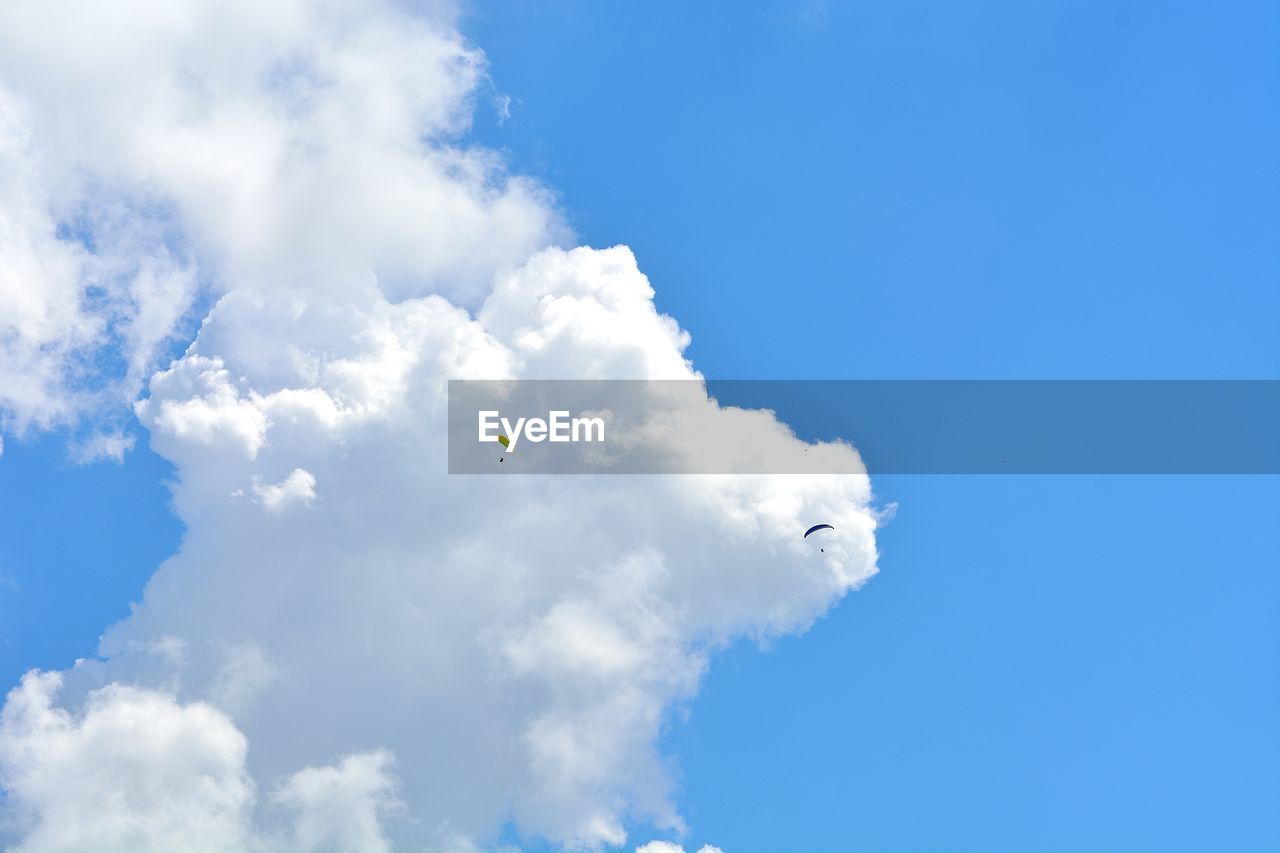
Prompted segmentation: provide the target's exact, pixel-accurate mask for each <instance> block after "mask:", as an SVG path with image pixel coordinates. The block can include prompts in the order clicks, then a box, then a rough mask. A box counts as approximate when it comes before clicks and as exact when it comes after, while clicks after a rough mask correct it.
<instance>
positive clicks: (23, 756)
mask: <svg viewBox="0 0 1280 853" xmlns="http://www.w3.org/2000/svg"><path fill="white" fill-rule="evenodd" d="M62 684H63V676H62V675H60V674H57V673H40V672H31V673H28V674H27V675H26V676H25V677H24V678H23V680H22V683H21V684H20V685H19V686H18V687H16V688H15V689H14V690H13V691H12V693H10V695H9V697H8V700H7V702H6V703H5V707H4V711H3V714H2V715H0V784H3V786H4V790H5V795H6V801H7V802H6V805H7V812H8V816H9V818H10V820H12V821H14V822H15V823H17V825H18V826H19V827H20V828H21V829H22V831H23V838H22V841H21V842H20V843H18V844H17V845H16V846H14V847H10V848H8V849H9V850H12V851H14V853H117V851H118V853H172V851H178V850H181V851H183V853H242V851H255V853H256V851H262V853H266V851H279V850H299V851H319V850H359V851H362V853H363V851H370V853H377V851H383V850H388V849H390V848H389V847H388V842H387V840H386V838H385V837H384V836H383V834H382V829H381V824H380V817H381V816H382V815H383V814H385V813H388V812H392V811H394V810H395V809H396V807H397V801H396V799H395V793H394V782H393V780H392V779H391V777H390V775H389V766H390V764H391V757H390V756H389V755H388V754H386V753H385V752H380V751H374V752H367V753H355V754H351V755H346V756H344V757H342V758H341V759H340V760H339V762H338V763H337V764H332V765H324V766H317V767H307V768H304V769H302V770H300V771H298V772H297V773H294V774H293V775H292V776H290V777H288V778H287V779H286V780H285V781H284V782H283V784H281V785H280V787H279V788H278V789H276V790H275V791H274V792H272V794H271V795H270V796H269V797H268V798H267V799H268V803H266V804H265V808H266V810H267V811H268V812H271V813H270V814H268V815H267V817H268V818H273V819H274V820H270V821H269V822H271V823H272V824H273V825H272V826H271V827H270V828H263V827H260V826H258V825H255V823H254V820H253V818H254V814H255V806H257V805H258V803H257V799H258V798H257V787H256V786H255V784H254V782H253V780H252V779H251V778H250V776H249V773H248V770H247V766H246V765H247V761H246V759H247V754H248V743H247V741H246V740H245V737H244V735H243V734H241V733H240V731H239V730H238V729H237V728H236V726H235V724H234V723H233V722H232V721H231V719H230V718H229V717H228V716H227V715H226V714H224V713H223V712H222V711H220V710H218V709H217V708H214V707H212V706H210V705H208V704H206V703H203V702H191V703H187V704H182V703H180V702H179V701H177V700H176V699H175V698H174V697H173V696H172V695H170V694H168V693H166V692H162V691H155V690H146V689H140V688H136V687H127V686H123V685H118V684H113V685H108V686H106V687H102V688H99V689H97V690H94V691H92V692H90V693H89V695H88V698H87V700H86V701H85V703H84V709H83V710H82V711H81V712H80V713H78V714H71V713H68V712H67V711H66V710H63V709H61V708H58V707H56V706H55V704H54V701H55V699H56V697H57V694H58V692H59V690H60V689H61V687H62Z"/></svg>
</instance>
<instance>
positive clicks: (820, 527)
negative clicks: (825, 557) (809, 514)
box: [801, 524, 835, 554]
mask: <svg viewBox="0 0 1280 853" xmlns="http://www.w3.org/2000/svg"><path fill="white" fill-rule="evenodd" d="M815 530H835V528H834V527H832V526H831V525H830V524H815V525H814V526H813V527H810V528H809V529H808V530H806V531H805V532H804V536H802V537H801V538H802V539H808V538H809V534H810V533H813V532H814V531H815ZM818 550H819V551H821V552H823V553H824V554H825V553H826V551H827V549H826V548H819V549H818Z"/></svg>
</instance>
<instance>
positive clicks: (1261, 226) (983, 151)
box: [0, 0, 1280, 851]
mask: <svg viewBox="0 0 1280 853" xmlns="http://www.w3.org/2000/svg"><path fill="white" fill-rule="evenodd" d="M461 28H462V31H463V32H464V33H465V34H466V35H467V36H468V37H469V38H470V39H471V40H473V41H474V42H475V43H476V44H477V45H479V46H480V47H482V48H483V49H484V50H485V52H486V54H487V56H488V58H489V62H490V73H491V75H492V77H493V80H494V85H495V87H496V90H497V91H499V92H501V93H504V94H507V95H509V96H510V97H511V98H512V104H511V114H510V117H509V118H507V119H506V120H504V121H499V120H498V118H497V115H496V112H495V111H494V110H492V109H487V108H485V107H484V105H483V104H482V106H481V109H480V114H479V117H478V119H477V125H476V128H475V131H474V133H475V137H476V138H477V139H479V140H480V141H482V142H483V143H485V144H487V145H491V146H494V147H497V148H499V149H501V150H502V151H503V152H504V153H505V155H506V156H507V157H508V158H509V160H510V162H511V164H512V166H513V168H514V169H515V170H516V171H519V172H524V173H527V174H532V175H534V176H536V177H538V178H540V179H542V180H544V181H545V182H546V183H547V184H549V185H550V186H552V187H553V188H555V190H556V191H557V192H558V193H559V194H560V201H561V204H562V206H563V208H564V209H565V210H566V211H567V213H568V217H569V220H570V222H571V224H572V226H573V227H574V228H575V229H576V231H577V233H578V235H579V236H580V238H581V242H584V243H586V244H589V245H593V246H597V247H604V246H609V245H613V244H615V243H625V244H627V245H629V246H631V247H632V249H633V250H634V252H635V253H636V256H637V258H638V259H639V262H640V266H641V269H642V270H643V271H644V272H645V273H646V274H647V275H648V276H649V278H650V280H651V281H652V282H653V284H654V286H655V288H656V291H657V296H656V301H657V305H658V307H659V308H660V309H661V310H663V311H665V312H668V313H670V314H672V315H674V316H675V317H676V318H677V319H678V320H679V321H680V323H681V324H682V326H683V327H684V328H686V329H687V330H689V331H690V332H691V333H692V336H693V343H692V345H691V347H690V349H689V351H688V354H689V355H690V357H691V358H692V359H693V361H694V363H695V365H696V366H697V367H698V368H699V369H700V370H701V371H702V372H703V373H704V374H705V375H707V376H711V377H719V378H730V377H743V378H827V377H830V378H1280V334H1277V328H1278V323H1277V318H1280V287H1278V286H1277V282H1278V281H1280V242H1277V241H1276V240H1275V236H1274V227H1275V223H1276V222H1277V221H1280V165H1278V164H1277V160H1276V157H1275V152H1276V151H1277V150H1280V97H1278V96H1280V59H1278V58H1277V53H1276V50H1275V46H1276V44H1277V43H1278V39H1280V9H1277V7H1276V6H1274V5H1271V4H1262V3H1253V4H1251V3H1232V4H1207V3H1206V4H1196V5H1192V6H1184V7H1173V6H1169V5H1168V4H1156V3H1121V4H1079V3H1041V4H1019V3H986V4H977V5H976V6H974V5H970V6H969V7H968V8H964V7H963V6H962V4H949V3H903V4H837V3H830V4H823V3H812V4H808V5H805V4H791V3H781V2H770V3H764V4H758V5H754V6H751V7H743V6H738V5H733V6H730V5H728V4H678V3H662V4H656V5H646V6H644V7H641V6H639V5H634V6H624V5H622V4H590V3H586V2H553V3H549V4H537V5H534V4H528V3H523V2H515V0H511V2H494V3H484V4H480V5H478V6H477V7H475V8H472V9H471V10H470V11H468V13H467V14H466V15H465V16H464V19H463V22H462V25H461ZM848 438H850V439H852V440H853V441H854V442H855V443H856V441H857V436H848ZM144 445H145V441H140V442H139V446H138V447H137V448H136V449H135V450H134V451H133V452H132V453H130V454H129V455H128V456H127V457H126V459H125V461H124V463H123V464H121V465H114V464H111V463H98V464H94V465H90V466H88V467H76V466H74V465H72V464H70V463H69V462H67V461H66V457H65V450H64V444H63V443H62V440H61V438H60V437H59V436H56V435H55V436H45V437H33V438H31V439H29V440H27V441H18V440H14V439H12V438H10V439H9V440H8V441H7V442H6V444H5V449H4V455H3V457H0V575H3V576H5V577H7V578H9V579H11V580H12V582H13V583H12V584H7V586H9V587H12V588H8V589H6V588H5V587H4V586H0V608H2V609H0V674H3V676H4V679H5V681H6V683H7V684H11V683H14V682H15V681H16V679H17V678H18V676H19V675H20V674H21V673H22V672H23V671H25V670H26V669H28V668H30V667H34V666H39V667H66V666H68V665H69V664H70V663H71V661H72V660H73V659H74V658H76V657H79V656H85V655H88V654H91V653H92V651H93V648H94V645H95V643H96V638H97V637H98V635H99V634H100V633H101V632H102V630H103V628H104V627H105V626H106V625H108V624H110V623H112V622H114V621H116V620H118V619H120V618H122V617H123V616H125V615H126V614H127V611H128V602H129V601H130V600H133V599H136V598H137V597H138V595H139V594H140V590H141V587H142V584H143V583H144V582H145V580H146V578H147V577H148V576H149V575H150V574H151V572H152V571H153V570H154V568H155V567H156V566H157V565H158V563H159V562H160V561H161V560H162V559H163V558H164V557H165V556H166V555H168V554H170V553H172V552H173V550H174V549H175V547H176V545H177V542H178V537H179V535H180V531H181V528H180V525H179V523H178V522H177V520H176V519H175V518H174V517H173V515H172V513H171V511H170V508H169V505H168V501H169V497H168V492H167V490H166V489H165V487H164V485H163V481H164V480H165V479H166V478H167V477H169V476H171V473H170V472H171V469H170V468H169V466H168V463H166V462H165V461H164V460H162V459H160V458H159V457H157V456H155V455H154V454H152V453H151V452H150V451H149V450H148V449H146V447H145V446H144ZM874 486H875V488H876V490H877V492H878V494H879V495H880V497H881V499H882V500H883V501H886V502H890V501H892V502H897V503H898V505H899V509H898V513H897V516H896V518H895V519H894V520H893V521H892V523H891V524H890V525H889V526H888V527H886V528H885V529H884V530H883V531H882V533H881V534H880V535H879V544H880V549H881V560H880V568H881V571H880V574H879V575H878V576H876V577H875V578H874V579H873V580H872V581H871V582H870V583H869V584H868V585H867V586H866V587H865V588H864V589H862V590H861V591H858V592H856V593H853V594H851V595H849V596H848V597H847V598H846V599H845V600H844V601H843V602H842V603H841V604H840V605H839V606H838V607H837V608H836V609H835V610H834V611H833V612H832V613H831V614H830V615H829V616H828V617H827V618H826V619H824V620H823V621H821V622H820V623H819V624H818V625H817V626H816V627H815V628H813V629H812V630H811V631H809V632H808V633H807V634H805V635H804V636H803V637H799V638H784V639H781V640H778V641H776V642H775V643H774V644H772V646H771V647H770V648H768V649H767V650H765V651H763V652H761V651H760V650H759V649H757V648H756V647H755V646H753V645H751V644H747V643H745V642H744V643H740V644H738V645H735V646H734V647H733V648H731V649H730V650H728V651H727V652H725V653H724V654H722V655H721V656H720V657H719V658H717V660H716V661H715V663H714V665H713V666H712V668H711V670H710V673H709V675H708V676H707V678H706V681H705V684H704V686H703V688H702V690H701V691H700V693H699V694H698V696H697V698H696V699H695V700H694V701H693V702H692V703H690V704H689V705H688V706H687V708H685V709H684V711H685V713H686V714H687V717H679V716H678V717H677V718H676V719H674V720H672V721H671V722H670V723H669V724H668V726H667V728H666V732H665V735H664V739H663V750H664V752H665V753H666V754H667V755H669V756H670V757H671V760H672V762H673V763H674V765H675V766H676V767H677V768H678V771H677V778H678V783H679V789H678V793H677V801H678V804H679V806H680V808H681V811H682V813H683V814H684V816H685V818H686V820H687V821H688V823H689V825H690V827H691V834H690V840H693V841H695V842H696V843H697V844H700V843H703V842H704V841H705V842H711V843H714V844H716V845H718V846H720V847H722V848H723V849H724V850H726V851H751V850H761V851H767V850H784V849H798V850H846V849H871V850H922V849H947V850H1010V851H1012V850H1031V849H1035V850H1063V851H1068V850H1082V849H1089V850H1117V851H1120V850H1141V849H1146V850H1218V849H1230V850H1241V851H1243V850H1264V849H1275V848H1276V847H1277V846H1278V845H1280V813H1278V812H1277V810H1276V809H1275V808H1274V800H1275V794H1276V792H1277V791H1280V729H1277V726H1276V721H1277V720H1278V719H1280V526H1278V525H1276V523H1275V520H1276V519H1277V518H1280V479H1277V478H1276V477H1263V476H1255V477H1182V476H1163V477H1084V476H1077V477H882V478H879V479H877V480H876V481H875V483H874ZM54 508H57V510H58V512H57V513H56V514H55V513H53V509H54ZM71 591H73V592H71ZM641 835H643V833H640V834H639V835H637V836H636V837H640V836H641Z"/></svg>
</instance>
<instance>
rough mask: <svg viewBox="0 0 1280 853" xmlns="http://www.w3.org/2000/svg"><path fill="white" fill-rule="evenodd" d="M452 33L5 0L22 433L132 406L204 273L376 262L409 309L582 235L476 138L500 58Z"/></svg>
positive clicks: (4, 162)
mask: <svg viewBox="0 0 1280 853" xmlns="http://www.w3.org/2000/svg"><path fill="white" fill-rule="evenodd" d="M451 20H452V13H451V12H450V11H449V10H447V9H446V10H437V15H436V17H435V19H434V20H432V19H427V18H420V17H415V16H412V15H410V14H409V13H408V12H406V10H405V9H404V8H403V7H402V6H401V5H400V4H398V3H395V2H391V0H382V1H381V2H373V3H346V2H306V0H283V2H276V3H271V4H270V7H269V8H267V7H264V6H263V5H262V4H260V3H252V2H248V0H237V2H233V3H229V4H228V3H214V2H188V3H181V4H172V3H161V2H156V0H132V2H127V3H123V4H112V5H110V6H106V5H100V4H90V5H87V6H86V5H85V4H82V3H73V2H70V1H69V0H55V2H45V0H18V2H11V3H5V4H3V6H0V81H2V82H0V411H4V412H7V418H8V421H9V423H10V426H11V427H14V428H17V429H18V430H22V429H25V428H26V426H27V425H29V424H31V423H35V424H39V425H47V424H49V423H54V422H58V421H66V420H68V419H72V418H74V417H76V416H77V415H78V414H80V413H82V412H84V411H85V410H87V409H94V408H101V407H102V406H107V405H111V404H112V403H113V402H114V404H116V405H119V404H120V403H121V402H127V401H128V400H130V399H132V397H133V396H134V395H135V394H136V393H137V392H138V390H139V388H140V386H141V382H142V380H143V379H144V378H145V376H146V373H147V371H148V370H149V369H150V368H151V367H152V366H153V363H154V359H155V357H156V356H157V355H158V354H159V353H160V352H161V351H162V349H163V347H164V345H165V344H166V342H167V341H168V339H169V338H170V336H171V335H172V334H173V333H174V331H175V328H176V327H177V324H178V322H179V319H180V318H181V317H182V316H183V315H184V314H185V313H186V312H187V311H188V310H189V308H190V306H191V304H192V300H193V299H194V298H195V296H196V291H197V289H198V285H197V282H198V281H203V283H204V285H205V287H206V288H208V289H209V290H211V291H212V294H213V295H215V296H216V295H217V294H220V293H222V292H225V291H226V290H227V289H229V288H231V287H233V286H234V287H236V288H240V289H252V288H254V287H265V288H268V289H273V290H274V289H278V288H279V287H281V286H283V285H285V284H292V285H295V286H300V287H303V288H306V289H307V290H324V289H326V288H328V287H330V286H333V285H334V283H335V282H344V281H346V280H349V279H350V278H351V277H352V276H358V275H360V274H362V273H366V272H372V273H373V274H374V275H376V276H377V280H378V287H379V288H380V289H381V292H383V293H385V294H387V295H388V296H390V297H391V298H393V299H397V298H402V297H406V296H413V295H418V294H422V293H426V292H445V293H449V294H451V295H452V296H454V297H455V298H463V299H471V300H473V299H477V298H479V297H480V296H481V295H482V294H483V292H484V291H485V289H487V287H488V285H489V282H490V280H491V277H492V275H493V272H494V270H496V269H503V268H513V267H515V266H517V265H518V264H519V263H520V262H522V261H523V260H524V258H526V257H527V256H528V255H529V253H530V252H531V251H533V250H534V249H536V248H538V247H540V246H543V245H546V244H547V243H548V242H550V241H552V240H555V239H558V238H561V237H565V236H567V231H566V229H565V228H564V226H563V224H562V223H561V221H560V220H559V218H558V216H557V215H556V213H555V212H554V209H553V208H552V206H551V205H550V204H548V201H547V197H546V193H545V191H543V190H542V189H540V188H539V187H538V186H537V185H535V184H534V183H532V182H530V181H528V180H526V179H522V178H518V177H511V176H508V175H507V174H505V172H504V171H503V169H502V166H501V163H500V162H499V161H498V160H497V158H496V157H495V156H494V155H493V154H491V153H490V152H487V151H484V150H481V149H476V148H467V147H464V146H462V145H460V144H459V143H458V142H457V140H458V138H459V135H460V134H461V133H462V132H464V131H465V130H466V129H467V126H468V123H469V121H470V106H471V101H472V99H473V97H474V92H475V90H476V86H477V83H478V82H479V81H480V80H481V79H482V78H483V75H484V57H483V55H482V54H481V53H480V52H478V51H477V50H475V49H473V48H471V47H469V46H468V45H467V44H466V43H465V42H464V41H463V40H462V39H461V38H460V37H459V36H458V34H457V33H456V32H455V31H454V30H453V29H452V27H451ZM196 258H199V264H198V266H197V263H196V261H195V259H196ZM338 286H342V285H338Z"/></svg>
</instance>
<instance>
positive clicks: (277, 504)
mask: <svg viewBox="0 0 1280 853" xmlns="http://www.w3.org/2000/svg"><path fill="white" fill-rule="evenodd" d="M253 492H254V494H255V495H257V496H258V500H259V501H261V503H262V505H263V506H264V507H265V508H266V510H267V512H276V513H278V512H284V511H286V510H288V509H291V508H293V507H298V506H309V505H310V504H311V502H312V501H314V500H315V499H316V478H315V477H313V476H311V472H309V471H304V470H303V469H301V468H294V469H293V471H291V472H290V473H289V476H288V477H285V478H284V480H282V481H281V482H279V483H276V484H275V485H267V486H264V485H261V484H255V485H254V487H253Z"/></svg>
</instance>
